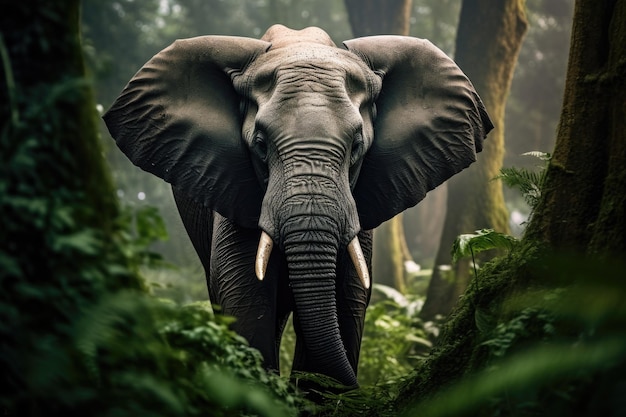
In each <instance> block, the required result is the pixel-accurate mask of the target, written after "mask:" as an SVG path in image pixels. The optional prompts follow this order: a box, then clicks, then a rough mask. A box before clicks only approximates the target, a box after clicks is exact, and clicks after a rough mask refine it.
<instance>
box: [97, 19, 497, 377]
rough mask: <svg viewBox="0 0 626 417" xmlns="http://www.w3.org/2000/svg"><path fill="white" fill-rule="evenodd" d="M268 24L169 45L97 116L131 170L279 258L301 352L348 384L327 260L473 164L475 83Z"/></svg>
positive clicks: (480, 112) (401, 47) (424, 62)
mask: <svg viewBox="0 0 626 417" xmlns="http://www.w3.org/2000/svg"><path fill="white" fill-rule="evenodd" d="M344 45H345V49H344V48H338V47H336V46H335V44H334V43H333V42H332V40H331V39H330V37H329V36H328V35H327V34H326V33H325V32H323V31H322V30H320V29H317V28H308V29H304V30H301V31H293V30H290V29H287V28H285V27H283V26H273V27H272V28H270V29H269V30H268V31H267V32H266V34H265V35H264V36H263V38H261V39H260V40H257V39H250V38H241V37H230V36H202V37H197V38H191V39H185V40H178V41H176V42H175V43H174V44H172V45H171V46H170V47H168V48H166V49H164V50H163V51H161V52H160V53H158V54H157V55H156V56H155V57H153V58H152V59H151V60H150V61H149V62H148V63H147V64H145V66H144V67H143V68H142V69H141V70H139V72H138V73H137V74H136V75H135V76H134V78H133V79H132V80H131V81H130V82H129V84H128V85H127V86H126V88H125V89H124V91H123V92H122V94H121V95H120V97H119V98H118V99H117V101H116V102H115V103H114V104H113V106H112V107H111V109H110V110H109V111H108V112H107V113H106V114H105V116H104V119H105V121H106V123H107V125H108V128H109V130H110V132H111V134H112V136H113V137H114V138H115V140H116V141H117V144H118V146H119V147H120V148H121V150H122V151H123V152H124V153H125V154H126V155H127V156H128V158H130V160H131V161H133V163H135V164H136V165H138V166H139V167H141V168H142V169H144V170H146V171H149V172H151V173H153V174H155V175H157V176H159V177H161V178H163V179H164V180H166V181H168V182H170V183H171V184H172V185H173V186H174V187H175V188H176V189H177V190H178V191H179V192H183V193H185V194H186V195H187V196H188V197H189V198H191V199H193V200H195V201H197V202H198V203H201V204H203V205H204V206H206V207H209V208H211V209H212V210H214V211H216V212H218V213H219V214H220V215H222V216H223V217H226V218H228V219H231V220H232V221H233V222H235V223H236V224H238V225H240V226H242V227H247V228H260V229H262V231H263V233H262V238H261V243H260V245H259V251H258V256H257V268H256V272H257V276H258V277H259V279H263V276H264V274H265V267H266V264H267V259H268V258H269V256H270V255H269V254H270V252H271V250H272V247H274V250H280V251H281V252H282V253H283V254H284V256H285V259H286V260H287V265H288V270H289V280H290V287H291V289H292V292H293V296H294V303H295V308H296V311H297V313H298V315H299V320H300V322H301V323H302V328H303V334H304V343H305V344H306V346H307V349H309V351H310V355H311V356H312V357H313V358H315V361H316V362H317V363H318V364H319V368H318V369H319V371H320V372H322V373H326V374H328V375H330V376H334V377H335V378H337V379H339V380H340V381H341V382H343V383H344V384H346V385H352V384H354V383H356V377H355V371H354V369H352V368H351V367H350V365H349V364H348V361H347V359H346V353H345V351H344V350H343V346H342V344H341V339H340V334H339V330H338V324H337V313H336V311H335V301H336V300H335V279H336V271H335V263H336V261H337V256H338V251H339V250H345V248H346V247H347V246H349V247H350V248H351V249H352V250H351V253H352V258H353V260H354V261H355V267H356V269H357V271H359V275H360V276H361V278H362V281H363V285H365V286H369V276H368V271H367V267H366V263H365V260H364V259H363V254H362V252H361V251H360V250H359V243H358V239H356V236H357V233H359V231H360V230H368V229H372V228H374V227H376V226H378V225H379V224H380V223H382V222H383V221H385V220H387V219H389V218H391V217H393V216H394V215H396V214H397V213H400V212H401V211H403V210H405V209H406V208H408V207H411V206H413V205H415V204H417V203H418V202H419V201H420V200H421V199H422V198H424V196H425V194H426V193H427V192H428V191H429V190H431V189H433V188H435V187H437V186H438V185H439V184H441V183H442V182H443V181H445V180H446V179H448V178H449V177H450V176H452V175H454V174H455V173H457V172H459V171H460V170H462V169H464V168H465V167H467V166H468V165H469V164H471V163H472V162H473V161H475V159H476V153H477V152H479V151H480V150H481V148H482V141H483V140H484V138H485V137H486V134H487V133H488V132H489V130H491V129H492V127H493V126H492V124H491V122H490V120H489V117H488V115H487V113H486V111H485V108H484V106H483V104H482V102H481V100H480V98H479V97H478V95H477V93H476V92H475V90H474V88H473V86H472V84H471V83H470V81H469V80H468V79H467V78H466V77H465V75H464V74H463V72H462V71H461V70H460V69H459V68H458V67H457V66H456V65H455V63H454V62H453V61H452V60H451V59H450V58H448V57H447V56H446V55H445V54H444V53H443V52H442V51H440V50H439V49H437V48H436V47H435V46H433V45H432V44H431V43H430V42H428V41H426V40H422V39H417V38H411V37H401V36H375V37H366V38H358V39H353V40H350V41H347V42H345V43H344Z"/></svg>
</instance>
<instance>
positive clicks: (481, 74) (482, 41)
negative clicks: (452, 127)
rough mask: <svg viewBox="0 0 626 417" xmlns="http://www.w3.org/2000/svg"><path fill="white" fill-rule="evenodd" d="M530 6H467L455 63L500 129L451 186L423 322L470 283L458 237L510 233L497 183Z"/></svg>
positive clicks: (507, 0)
mask: <svg viewBox="0 0 626 417" xmlns="http://www.w3.org/2000/svg"><path fill="white" fill-rule="evenodd" d="M524 3H525V0H498V1H491V0H464V1H463V6H462V8H461V17H460V20H459V28H458V31H457V36H456V39H457V40H456V56H455V60H456V62H457V64H458V65H459V66H460V67H461V69H462V70H463V71H464V72H465V73H466V74H467V76H468V77H469V79H470V80H472V83H473V84H474V86H475V87H476V90H477V91H478V94H480V96H481V98H482V99H483V101H484V103H485V106H486V107H487V111H488V112H489V115H490V116H491V118H492V120H493V122H494V125H495V129H494V130H493V131H492V132H491V133H490V134H489V137H488V138H487V140H486V141H485V147H484V149H483V151H482V153H481V154H479V155H478V161H477V162H476V163H474V164H473V165H472V166H470V167H469V168H468V169H466V170H465V171H462V172H461V173H460V174H458V175H456V176H454V177H452V179H450V180H449V181H448V203H447V207H448V208H447V211H446V218H445V220H444V226H443V232H442V235H441V242H440V245H439V251H438V253H437V257H436V259H435V267H434V268H433V274H432V277H431V281H430V284H429V287H428V292H427V296H426V302H425V303H424V307H423V309H422V312H421V316H422V318H424V319H427V320H430V319H433V318H434V317H435V316H437V315H447V314H448V313H449V312H450V311H451V310H452V308H453V307H454V305H455V304H456V302H457V300H458V298H459V296H460V295H461V294H462V293H463V291H465V289H466V288H467V286H468V283H469V281H470V277H471V272H470V271H471V267H470V262H469V260H461V261H459V262H457V263H456V264H455V265H452V258H451V255H450V250H451V247H452V243H453V242H454V240H455V239H456V237H457V236H458V235H460V234H462V233H472V232H474V231H475V230H478V229H485V228H490V229H495V230H496V231H498V232H502V233H508V232H509V226H508V214H507V210H506V206H505V204H504V196H503V193H502V185H501V183H500V182H499V181H493V178H495V177H496V176H497V175H498V173H499V170H500V168H501V167H502V160H503V158H504V109H505V104H506V99H507V96H508V93H509V88H510V85H511V80H512V78H513V70H514V68H515V64H516V63H517V57H518V54H519V50H520V47H521V45H522V39H523V37H524V34H525V33H526V29H527V26H528V23H527V21H526V15H525V10H524V7H525V5H524Z"/></svg>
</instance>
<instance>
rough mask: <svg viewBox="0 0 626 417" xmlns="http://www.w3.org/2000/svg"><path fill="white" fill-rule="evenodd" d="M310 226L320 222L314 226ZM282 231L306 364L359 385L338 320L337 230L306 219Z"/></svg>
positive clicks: (330, 224)
mask: <svg viewBox="0 0 626 417" xmlns="http://www.w3.org/2000/svg"><path fill="white" fill-rule="evenodd" d="M311 223H317V224H316V227H315V228H313V227H312V224H311ZM323 224H325V225H326V227H324V226H323ZM284 230H286V231H285V232H284V235H283V237H284V240H283V246H284V251H285V257H286V259H287V265H288V268H289V279H290V285H291V289H292V293H293V297H294V302H295V309H296V314H297V319H298V323H299V326H300V328H301V332H302V337H303V338H304V345H305V346H306V355H307V363H308V364H310V366H312V367H314V370H315V371H316V372H320V373H323V374H325V375H328V376H330V377H333V378H335V379H337V380H338V381H339V382H341V383H342V384H344V385H347V386H355V385H356V384H357V380H356V372H355V370H354V369H352V366H351V365H350V363H349V361H348V357H347V355H346V351H345V348H344V345H343V341H342V339H341V335H340V330H339V321H338V318H337V302H336V293H335V292H336V290H335V285H336V283H335V280H336V261H337V251H338V246H339V243H338V228H337V225H336V224H333V222H332V221H331V220H330V219H328V218H324V219H319V218H318V217H315V216H311V215H306V216H298V217H294V218H292V219H290V220H289V221H288V222H287V223H286V224H285V225H284ZM312 370H313V369H312Z"/></svg>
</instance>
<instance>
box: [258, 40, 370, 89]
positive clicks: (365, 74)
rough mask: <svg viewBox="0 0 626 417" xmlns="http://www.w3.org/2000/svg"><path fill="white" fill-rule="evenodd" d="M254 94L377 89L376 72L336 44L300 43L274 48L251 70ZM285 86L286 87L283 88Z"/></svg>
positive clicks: (259, 59) (260, 58)
mask: <svg viewBox="0 0 626 417" xmlns="http://www.w3.org/2000/svg"><path fill="white" fill-rule="evenodd" d="M247 73H248V74H247V75H248V76H247V77H246V82H247V83H248V84H249V85H248V86H246V89H247V90H249V91H251V92H252V93H253V94H254V95H257V96H258V95H261V96H262V95H265V94H267V93H269V94H272V93H273V92H274V91H276V90H278V91H281V92H284V93H290V92H291V93H295V92H296V91H298V92H300V91H308V92H312V93H316V92H317V93H331V94H334V95H343V96H344V97H345V96H346V95H353V94H357V95H359V96H360V95H363V94H366V95H369V96H371V95H372V94H375V93H376V90H377V88H376V78H377V77H376V76H375V75H374V73H373V72H372V71H371V70H370V69H369V68H368V67H367V66H365V64H364V63H363V62H362V61H361V60H360V59H358V58H357V57H356V56H355V55H353V54H352V53H350V52H348V51H344V50H341V49H339V48H336V47H329V46H323V45H315V44H304V43H301V44H297V45H292V46H291V47H286V48H282V49H280V50H276V51H270V52H268V53H266V54H264V55H263V56H261V57H259V58H258V59H257V62H256V63H255V65H252V66H251V67H250V68H249V69H248V71H247ZM283 87H284V88H283Z"/></svg>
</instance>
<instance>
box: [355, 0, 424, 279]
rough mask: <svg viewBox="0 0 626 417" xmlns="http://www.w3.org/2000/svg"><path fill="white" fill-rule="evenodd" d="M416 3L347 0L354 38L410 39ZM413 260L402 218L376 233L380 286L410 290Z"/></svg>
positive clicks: (375, 257) (375, 262)
mask: <svg viewBox="0 0 626 417" xmlns="http://www.w3.org/2000/svg"><path fill="white" fill-rule="evenodd" d="M411 4H412V0H389V1H380V0H367V1H362V0H345V5H346V9H347V11H348V18H349V20H350V25H351V27H352V32H353V34H354V36H356V37H360V36H371V35H381V34H392V35H405V36H406V35H408V34H409V24H410V17H411ZM408 259H410V254H409V250H408V248H407V244H406V238H405V236H404V226H403V224H402V214H399V215H397V216H396V217H394V218H393V219H391V220H389V221H387V222H385V223H383V224H382V225H381V226H379V227H378V228H377V229H376V231H375V232H374V255H373V260H372V264H373V265H372V266H373V269H374V271H373V275H374V276H375V277H376V282H377V283H380V284H384V285H389V286H391V287H394V288H396V289H398V290H400V291H405V290H406V283H405V277H404V261H405V260H408Z"/></svg>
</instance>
